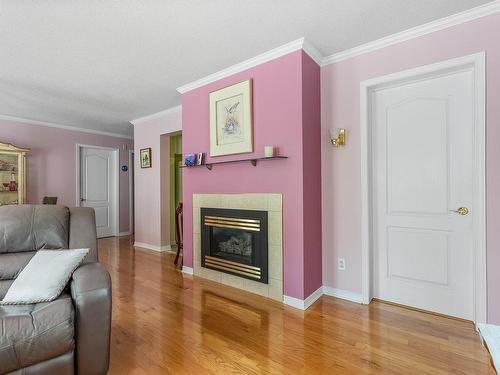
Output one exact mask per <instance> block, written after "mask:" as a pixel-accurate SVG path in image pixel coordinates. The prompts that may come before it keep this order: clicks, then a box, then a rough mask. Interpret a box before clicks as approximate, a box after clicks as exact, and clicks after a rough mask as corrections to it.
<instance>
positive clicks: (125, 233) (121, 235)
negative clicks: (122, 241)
mask: <svg viewBox="0 0 500 375" xmlns="http://www.w3.org/2000/svg"><path fill="white" fill-rule="evenodd" d="M131 234H132V233H130V231H127V232H119V233H118V234H117V235H116V236H117V237H124V236H130V235H131Z"/></svg>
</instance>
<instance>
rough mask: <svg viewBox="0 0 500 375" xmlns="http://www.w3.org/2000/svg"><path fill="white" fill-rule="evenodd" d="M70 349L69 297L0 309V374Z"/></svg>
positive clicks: (70, 314) (70, 302)
mask: <svg viewBox="0 0 500 375" xmlns="http://www.w3.org/2000/svg"><path fill="white" fill-rule="evenodd" d="M73 349H74V310H73V304H72V301H71V297H70V296H69V295H68V294H65V293H64V294H62V295H61V296H60V297H59V298H58V299H56V300H55V301H52V302H47V303H39V304H35V305H22V306H0V374H4V373H8V372H10V371H14V370H17V369H19V368H23V367H27V366H31V365H33V364H35V363H39V362H41V361H45V360H47V359H50V358H55V357H57V356H59V355H61V354H63V353H67V352H69V351H72V350H73Z"/></svg>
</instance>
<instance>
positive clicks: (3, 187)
mask: <svg viewBox="0 0 500 375" xmlns="http://www.w3.org/2000/svg"><path fill="white" fill-rule="evenodd" d="M27 151H28V150H27V149H20V148H17V147H15V146H12V145H10V144H4V143H0V205H1V206H3V205H6V204H22V203H26V202H25V200H26V162H25V158H26V152H27Z"/></svg>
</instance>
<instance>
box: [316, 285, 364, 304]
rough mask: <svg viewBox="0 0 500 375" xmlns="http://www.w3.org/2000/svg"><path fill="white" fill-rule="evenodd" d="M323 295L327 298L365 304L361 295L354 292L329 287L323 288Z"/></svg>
mask: <svg viewBox="0 0 500 375" xmlns="http://www.w3.org/2000/svg"><path fill="white" fill-rule="evenodd" d="M323 294H324V295H326V296H331V297H336V298H340V299H345V300H346V301H351V302H356V303H363V296H362V294H361V293H354V292H350V291H348V290H342V289H337V288H332V287H329V286H323Z"/></svg>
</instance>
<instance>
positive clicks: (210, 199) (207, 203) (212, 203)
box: [199, 194, 221, 208]
mask: <svg viewBox="0 0 500 375" xmlns="http://www.w3.org/2000/svg"><path fill="white" fill-rule="evenodd" d="M199 207H213V208H221V199H220V194H203V195H202V196H201V199H200V205H199Z"/></svg>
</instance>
